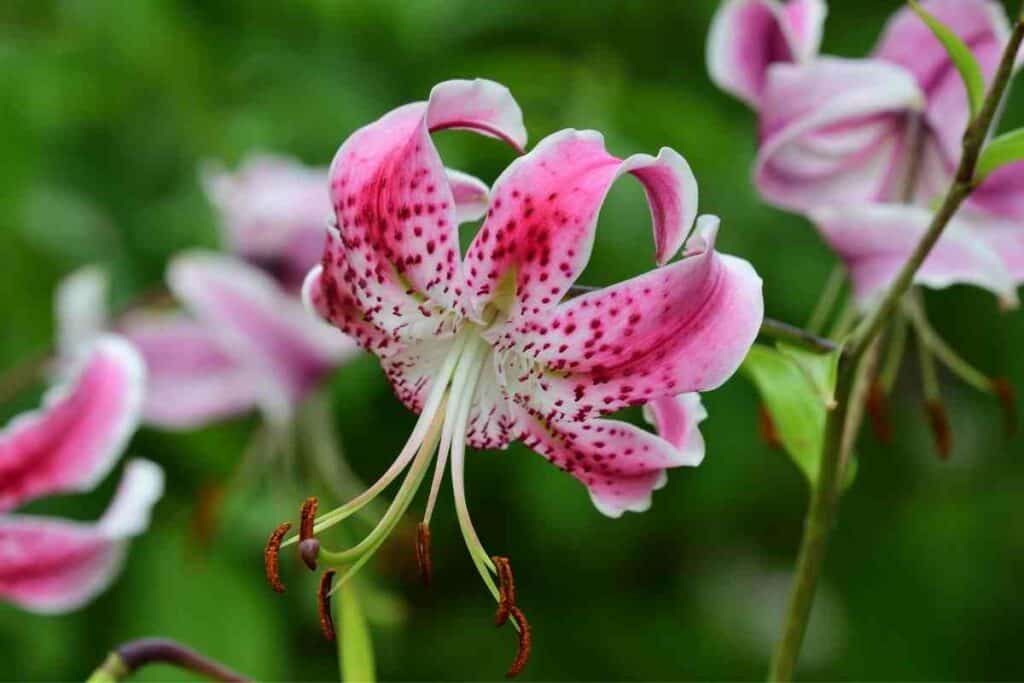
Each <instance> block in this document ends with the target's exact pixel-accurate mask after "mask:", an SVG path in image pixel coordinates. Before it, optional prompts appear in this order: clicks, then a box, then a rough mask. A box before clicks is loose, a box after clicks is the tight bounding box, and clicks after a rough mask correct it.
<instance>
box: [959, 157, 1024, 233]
mask: <svg viewBox="0 0 1024 683" xmlns="http://www.w3.org/2000/svg"><path fill="white" fill-rule="evenodd" d="M967 202H968V204H969V205H970V206H971V207H972V208H974V209H977V210H979V211H983V212H985V213H987V214H989V215H991V216H993V217H996V218H1002V219H1005V220H1007V221H1013V222H1016V223H1017V224H1018V226H1024V161H1019V162H1017V163H1013V164H1008V165H1006V166H1004V167H1002V168H1000V169H999V170H997V171H995V172H994V173H992V175H990V176H989V177H988V178H986V179H985V182H983V183H982V184H981V186H980V187H979V188H978V189H976V190H975V191H974V192H972V193H971V196H970V197H968V199H967ZM1020 229H1021V230H1022V231H1024V227H1021V228H1020Z"/></svg>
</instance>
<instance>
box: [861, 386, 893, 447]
mask: <svg viewBox="0 0 1024 683" xmlns="http://www.w3.org/2000/svg"><path fill="white" fill-rule="evenodd" d="M867 410H868V416H869V417H870V418H871V431H873V432H874V433H875V438H876V439H878V440H879V442H881V443H883V444H886V445H888V444H890V443H892V422H891V421H890V420H889V399H888V397H886V395H885V388H884V387H883V386H882V383H881V382H879V381H878V380H875V381H874V382H872V383H871V388H870V389H869V390H868V401H867Z"/></svg>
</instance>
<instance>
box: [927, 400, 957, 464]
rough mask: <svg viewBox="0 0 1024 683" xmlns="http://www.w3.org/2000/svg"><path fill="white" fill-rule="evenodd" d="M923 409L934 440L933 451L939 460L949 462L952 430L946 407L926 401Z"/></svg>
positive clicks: (939, 403)
mask: <svg viewBox="0 0 1024 683" xmlns="http://www.w3.org/2000/svg"><path fill="white" fill-rule="evenodd" d="M925 407H926V409H927V411H928V424H929V426H930V427H931V429H932V435H933V436H934V438H935V449H936V451H937V452H938V454H939V458H940V459H942V460H949V456H950V453H951V452H952V450H953V430H952V428H951V427H950V426H949V416H948V415H947V414H946V407H945V406H944V405H942V403H941V402H940V401H928V403H927V404H926V406H925Z"/></svg>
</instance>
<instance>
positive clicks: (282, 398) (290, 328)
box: [167, 251, 355, 419]
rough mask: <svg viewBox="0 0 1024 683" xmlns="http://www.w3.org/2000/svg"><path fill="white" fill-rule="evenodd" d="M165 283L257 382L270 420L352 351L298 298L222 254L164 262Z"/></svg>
mask: <svg viewBox="0 0 1024 683" xmlns="http://www.w3.org/2000/svg"><path fill="white" fill-rule="evenodd" d="M167 282H168V285H169V286H170V288H171V291H173V292H174V294H175V296H176V297H177V298H178V299H179V300H180V301H181V302H182V303H183V304H184V305H185V306H186V307H187V308H188V309H189V310H190V311H191V312H192V313H193V314H194V315H195V316H196V317H197V318H198V319H199V320H200V321H201V322H202V323H203V324H204V325H206V326H207V327H208V328H210V329H211V330H214V331H215V332H216V334H217V335H218V336H219V337H221V338H222V339H223V340H224V341H225V343H226V344H228V345H229V346H228V347H225V348H230V349H232V350H233V354H234V355H235V357H236V358H238V359H239V362H240V363H242V364H243V365H245V366H246V367H247V368H249V370H250V372H252V373H253V375H254V376H256V377H258V378H259V379H258V381H257V385H258V391H259V392H260V396H261V402H262V405H263V408H264V409H265V410H266V411H267V412H268V415H269V416H270V417H273V418H281V419H284V418H287V417H288V415H289V414H290V409H291V406H293V405H295V403H297V402H298V401H299V400H301V399H302V397H303V396H305V394H306V393H307V392H308V391H309V390H310V389H311V388H312V387H313V386H314V385H315V384H316V383H317V382H318V381H320V380H321V379H322V378H323V377H324V376H325V375H327V374H328V373H329V372H330V371H331V370H332V369H333V368H334V367H335V366H336V365H337V364H339V363H341V362H342V361H344V360H345V359H347V358H349V357H351V355H352V354H353V353H354V351H355V343H354V342H353V341H352V340H351V339H349V338H348V337H345V336H343V335H340V334H338V331H337V330H334V329H332V328H331V327H329V326H328V325H325V324H324V323H323V322H322V321H320V320H318V319H317V318H316V317H315V316H312V315H310V314H309V313H308V312H307V311H306V310H305V308H304V306H303V305H302V302H301V301H300V300H299V299H298V298H296V297H292V296H290V295H289V294H288V293H286V292H285V291H283V290H282V289H281V288H280V287H278V286H277V284H276V283H275V282H274V281H273V280H272V279H271V278H270V277H269V276H267V275H266V274H264V273H263V272H261V271H260V270H258V269H256V268H254V267H252V266H249V265H247V264H246V263H245V262H243V261H239V260H237V259H234V258H232V257H230V256H224V255H221V254H217V253H214V252H203V251H193V252H186V253H185V254H183V255H181V256H178V257H177V258H175V259H174V261H173V262H172V263H171V265H170V267H169V268H168V273H167Z"/></svg>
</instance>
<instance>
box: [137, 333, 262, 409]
mask: <svg viewBox="0 0 1024 683" xmlns="http://www.w3.org/2000/svg"><path fill="white" fill-rule="evenodd" d="M119 330H120V332H121V333H122V334H123V335H124V336H125V337H126V338H127V339H128V340H129V341H130V342H131V343H132V344H133V345H134V346H135V348H136V349H138V351H139V352H140V353H141V354H142V357H143V359H144V360H145V362H146V370H147V374H148V377H149V381H148V383H147V386H146V400H145V402H144V405H143V409H142V416H143V420H144V421H145V422H146V423H147V424H150V425H153V426H156V427H162V428H164V429H195V428H197V427H201V426H203V425H206V424H209V423H211V422H216V421H219V420H223V419H226V418H229V417H233V416H235V415H240V414H242V413H245V412H248V411H249V410H251V409H253V408H255V407H256V406H258V405H259V399H260V395H259V381H260V380H259V378H258V377H254V376H253V373H252V372H251V371H250V370H249V369H248V368H247V367H246V366H245V365H243V364H242V363H240V362H239V360H238V359H237V358H236V357H235V356H234V355H232V353H231V349H230V346H229V345H228V344H226V341H225V339H224V338H223V337H222V336H220V335H218V334H217V333H216V332H215V331H213V330H212V329H210V327H208V326H207V325H205V324H203V323H201V322H198V321H196V320H194V319H193V318H190V317H188V316H186V315H184V314H181V313H138V314H134V315H131V316H129V317H127V318H125V319H123V320H122V321H121V323H120V325H119Z"/></svg>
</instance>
